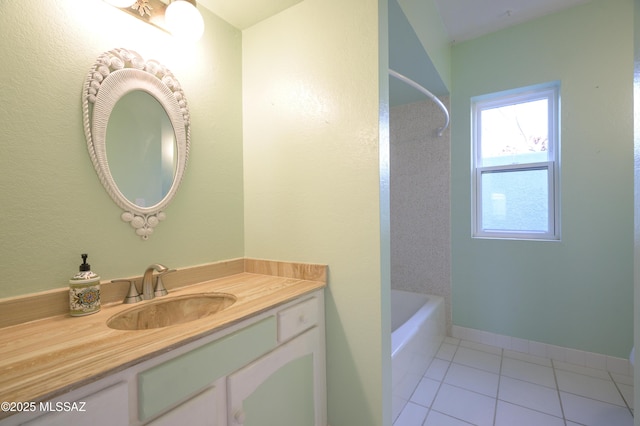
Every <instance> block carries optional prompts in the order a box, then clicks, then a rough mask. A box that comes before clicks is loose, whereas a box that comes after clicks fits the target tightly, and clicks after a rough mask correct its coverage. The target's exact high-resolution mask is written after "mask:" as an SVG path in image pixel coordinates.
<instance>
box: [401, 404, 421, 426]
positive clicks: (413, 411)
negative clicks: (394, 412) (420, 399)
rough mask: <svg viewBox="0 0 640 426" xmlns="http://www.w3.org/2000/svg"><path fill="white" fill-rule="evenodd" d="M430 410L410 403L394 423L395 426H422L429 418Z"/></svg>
mask: <svg viewBox="0 0 640 426" xmlns="http://www.w3.org/2000/svg"><path fill="white" fill-rule="evenodd" d="M427 412H429V409H428V408H425V407H423V406H421V405H418V404H412V403H411V402H410V403H408V404H407V405H406V406H405V407H404V410H402V413H401V414H400V416H399V417H398V418H397V419H396V421H395V422H393V426H420V425H422V422H424V419H425V418H426V417H427Z"/></svg>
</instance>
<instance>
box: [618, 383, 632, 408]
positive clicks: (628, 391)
mask: <svg viewBox="0 0 640 426" xmlns="http://www.w3.org/2000/svg"><path fill="white" fill-rule="evenodd" d="M618 389H620V392H621V393H622V397H623V398H624V401H625V402H626V403H627V405H628V406H629V407H630V408H631V409H632V410H633V386H629V385H623V384H622V383H618Z"/></svg>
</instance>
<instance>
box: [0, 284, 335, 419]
mask: <svg viewBox="0 0 640 426" xmlns="http://www.w3.org/2000/svg"><path fill="white" fill-rule="evenodd" d="M325 286H326V283H325V281H324V280H322V281H313V280H305V279H297V278H289V277H283V276H274V275H264V274H259V273H249V272H241V273H237V274H234V275H231V276H226V277H223V278H217V279H213V280H209V281H204V282H202V283H199V284H194V285H190V286H187V287H181V288H178V289H174V290H170V294H169V295H167V296H165V297H163V298H162V299H165V300H166V299H168V298H171V297H172V296H178V295H186V294H196V293H208V292H221V293H229V294H232V295H234V296H236V298H237V300H236V302H235V303H234V304H233V305H231V306H229V307H227V308H226V309H225V310H223V311H221V312H218V313H216V314H214V315H212V316H209V317H205V318H201V319H198V320H195V321H191V322H187V323H184V324H177V325H172V326H169V327H164V328H158V329H152V330H135V331H123V330H113V329H110V328H108V327H107V325H106V324H107V320H108V319H109V318H110V317H111V316H113V315H115V314H117V313H119V312H122V311H124V310H127V309H131V308H133V307H138V306H142V305H143V304H145V303H149V302H152V301H149V302H145V301H143V302H139V303H137V304H131V305H124V304H122V303H115V304H110V305H107V306H103V307H102V310H101V311H100V312H98V313H95V314H92V315H88V316H83V317H71V316H69V315H68V314H67V315H57V316H53V317H49V318H44V319H40V320H36V321H31V322H28V323H24V324H18V325H13V326H10V327H5V328H1V329H0V335H1V336H2V337H1V338H0V342H1V343H0V401H9V402H19V401H22V402H31V401H36V402H37V401H43V400H47V399H50V398H52V397H55V396H58V395H60V394H62V393H64V392H67V391H69V390H70V389H72V388H77V387H78V386H80V385H84V384H87V383H90V382H92V381H95V380H98V379H100V378H102V377H104V376H106V375H108V374H112V373H115V372H117V371H121V370H124V369H125V368H127V367H130V366H131V365H134V364H137V363H140V362H142V361H144V360H146V359H149V358H151V357H153V356H154V355H157V354H159V353H162V352H166V351H168V350H170V349H174V348H176V347H179V346H182V345H184V344H186V343H188V342H191V341H193V340H196V339H198V338H201V337H204V336H207V335H209V334H212V333H214V332H216V331H219V330H221V329H222V328H224V327H226V326H229V325H231V324H234V323H237V322H239V321H241V320H243V319H246V318H248V317H251V316H252V315H255V314H257V313H260V312H263V311H265V310H268V309H270V308H272V307H275V306H278V305H280V304H282V303H285V302H287V301H290V300H292V299H294V298H296V297H298V296H301V295H304V294H307V293H310V292H312V291H314V290H317V289H321V288H324V287H325ZM155 300H156V301H157V300H159V299H155ZM9 414H12V413H0V418H2V417H6V416H7V415H9Z"/></svg>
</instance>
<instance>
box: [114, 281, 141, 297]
mask: <svg viewBox="0 0 640 426" xmlns="http://www.w3.org/2000/svg"><path fill="white" fill-rule="evenodd" d="M111 282H112V283H129V293H128V294H127V296H126V297H125V298H124V300H123V301H122V303H136V302H139V301H141V300H142V296H140V293H138V289H137V288H136V282H135V280H111Z"/></svg>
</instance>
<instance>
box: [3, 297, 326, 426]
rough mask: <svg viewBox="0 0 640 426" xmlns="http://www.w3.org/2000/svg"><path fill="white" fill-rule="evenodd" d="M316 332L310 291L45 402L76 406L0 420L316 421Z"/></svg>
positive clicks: (322, 394) (296, 424)
mask: <svg viewBox="0 0 640 426" xmlns="http://www.w3.org/2000/svg"><path fill="white" fill-rule="evenodd" d="M324 333H325V331H324V294H323V290H318V291H315V292H313V293H310V294H307V295H305V296H300V297H299V298H297V299H294V300H292V301H290V302H288V303H286V304H284V305H282V306H279V307H276V308H272V309H270V310H267V311H265V312H261V313H258V314H255V315H253V316H251V317H250V318H247V319H245V320H243V321H241V322H239V323H236V324H233V325H231V326H229V327H227V328H225V329H222V330H220V331H218V332H216V333H214V334H212V335H210V336H206V337H204V338H201V339H199V340H197V341H194V342H191V343H188V344H187V345H185V346H182V347H180V348H177V349H175V350H172V351H170V352H167V353H164V354H162V355H159V356H157V357H155V358H151V359H148V360H146V361H144V362H142V363H140V364H137V365H135V366H132V367H130V368H127V369H125V370H123V371H120V372H118V373H115V374H113V375H111V376H108V377H106V378H103V379H101V380H98V381H96V382H93V383H91V384H89V385H86V386H83V387H81V388H78V389H76V390H74V391H72V392H69V393H67V394H64V395H61V396H59V397H57V398H56V399H55V400H54V402H53V403H52V404H55V402H56V401H63V402H84V403H85V404H84V408H85V411H83V412H64V411H61V412H46V413H43V412H42V411H39V412H31V413H20V414H15V415H13V416H10V417H8V418H5V419H3V420H0V426H13V425H18V424H26V425H29V426H40V425H43V426H44V425H46V426H50V425H65V426H67V425H87V424H90V425H91V426H102V425H105V426H106V425H109V426H114V425H115V426H119V425H132V426H139V425H147V424H148V425H154V426H165V425H166V426H173V425H189V426H191V425H196V426H197V425H203V426H204V425H207V426H211V425H213V426H225V425H228V426H241V425H243V426H244V425H246V426H251V425H260V426H269V425H274V426H275V425H277V426H326V379H325V337H324ZM37 404H39V403H37ZM43 404H45V403H43Z"/></svg>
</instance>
